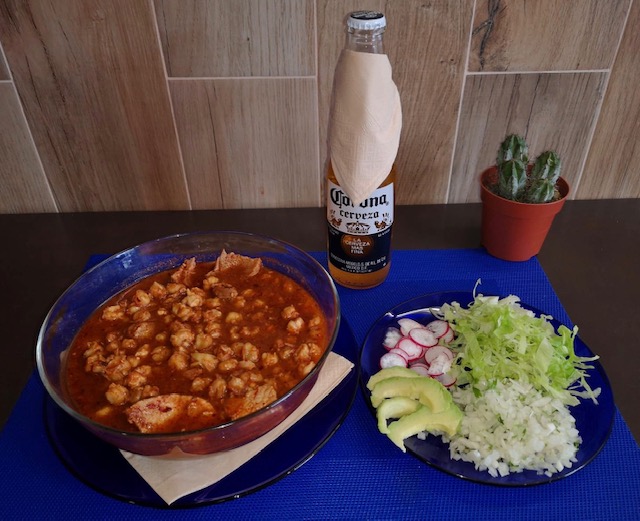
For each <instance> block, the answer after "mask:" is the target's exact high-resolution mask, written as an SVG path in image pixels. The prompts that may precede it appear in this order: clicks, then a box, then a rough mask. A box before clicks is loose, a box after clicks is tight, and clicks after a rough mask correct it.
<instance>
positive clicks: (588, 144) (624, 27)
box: [571, 0, 633, 199]
mask: <svg viewBox="0 0 640 521" xmlns="http://www.w3.org/2000/svg"><path fill="white" fill-rule="evenodd" d="M632 8H633V0H631V1H630V2H629V7H628V9H627V15H626V16H625V19H624V23H623V24H622V30H621V31H620V35H619V36H618V43H617V45H616V52H615V53H614V55H613V59H612V60H611V63H610V64H609V69H608V70H609V73H608V74H607V77H606V79H605V82H604V88H603V89H602V96H601V98H600V103H598V107H597V108H596V111H595V114H594V118H593V123H592V124H591V128H590V129H589V135H588V136H587V142H586V145H585V151H584V154H582V161H581V164H580V168H579V169H578V176H577V178H576V180H575V182H574V186H573V188H572V191H573V194H572V197H571V199H575V196H576V193H577V192H578V188H579V187H580V183H581V182H582V176H583V175H584V169H585V167H586V165H587V160H588V159H589V154H590V153H591V145H592V144H593V137H594V136H595V134H596V129H597V127H598V123H599V121H600V114H601V112H602V105H603V104H604V100H605V98H606V96H607V91H608V90H609V81H610V80H611V71H612V70H613V68H614V67H615V63H616V61H617V59H618V53H619V52H620V46H621V45H622V40H623V39H624V35H625V32H626V31H627V25H628V22H629V16H630V15H631V9H632Z"/></svg>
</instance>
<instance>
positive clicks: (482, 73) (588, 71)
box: [467, 68, 611, 76]
mask: <svg viewBox="0 0 640 521" xmlns="http://www.w3.org/2000/svg"><path fill="white" fill-rule="evenodd" d="M603 72H604V73H609V72H611V69H610V68H609V69H559V70H547V71H545V70H539V71H468V72H467V75H468V76H500V75H509V74H522V75H525V74H592V73H603Z"/></svg>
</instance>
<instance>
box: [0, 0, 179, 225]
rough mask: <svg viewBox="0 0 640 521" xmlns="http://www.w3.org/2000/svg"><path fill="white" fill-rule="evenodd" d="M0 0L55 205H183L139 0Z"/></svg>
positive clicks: (147, 19)
mask: <svg viewBox="0 0 640 521" xmlns="http://www.w3.org/2000/svg"><path fill="white" fill-rule="evenodd" d="M6 4H7V5H8V4H10V6H8V7H6V8H7V9H8V10H10V13H9V14H7V15H5V16H0V34H2V43H3V45H4V50H5V52H6V54H7V58H8V60H9V64H10V67H11V71H12V73H13V78H14V81H15V84H16V86H17V89H18V92H19V94H20V98H21V100H22V103H23V106H24V109H25V114H26V121H27V123H28V124H29V126H30V128H31V130H32V132H33V136H34V139H35V142H36V146H37V148H38V152H39V154H40V157H41V158H42V162H43V164H44V169H45V172H46V175H47V179H48V181H49V183H50V185H51V188H52V190H53V193H54V196H55V199H56V201H57V205H58V210H59V211H61V212H77V211H104V210H132V209H138V210H144V209H146V210H154V209H160V208H161V209H179V208H188V207H189V200H188V194H187V189H186V184H185V181H184V176H183V175H182V166H181V164H180V155H179V152H178V143H177V140H176V132H175V127H174V121H173V117H172V113H171V103H170V99H169V90H168V87H167V82H166V79H165V73H164V64H163V63H162V57H161V54H160V46H159V42H158V39H157V33H156V28H155V27H156V26H155V21H154V18H153V13H152V12H151V11H150V10H149V9H148V5H147V3H146V2H123V1H119V2H103V1H101V0H91V1H85V0H65V1H63V2H57V1H49V0H44V1H42V2H31V3H29V2H8V3H6ZM52 20H56V23H50V22H51V21H52ZM43 186H46V185H43ZM43 191H44V188H43ZM23 211H27V210H26V209H25V210H23Z"/></svg>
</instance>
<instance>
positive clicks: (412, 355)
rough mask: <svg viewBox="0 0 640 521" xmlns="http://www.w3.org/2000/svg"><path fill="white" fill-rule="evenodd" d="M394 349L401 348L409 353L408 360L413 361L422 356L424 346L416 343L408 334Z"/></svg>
mask: <svg viewBox="0 0 640 521" xmlns="http://www.w3.org/2000/svg"><path fill="white" fill-rule="evenodd" d="M394 349H400V350H401V351H404V352H405V353H406V354H407V360H408V361H409V362H411V361H412V360H417V359H418V358H420V357H421V356H422V349H423V347H422V346H419V345H418V344H416V343H415V342H414V341H413V340H411V339H410V338H409V337H408V336H406V337H404V338H402V339H401V340H400V342H398V345H397V346H396V347H395V348H394Z"/></svg>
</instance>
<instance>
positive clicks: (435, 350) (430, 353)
mask: <svg viewBox="0 0 640 521" xmlns="http://www.w3.org/2000/svg"><path fill="white" fill-rule="evenodd" d="M442 355H444V356H446V357H447V358H448V359H449V360H453V352H452V351H451V349H449V348H448V347H446V346H441V345H437V346H433V347H431V348H429V349H427V352H426V353H425V354H424V361H425V362H427V364H432V363H433V361H434V360H435V359H436V358H437V357H439V356H442Z"/></svg>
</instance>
